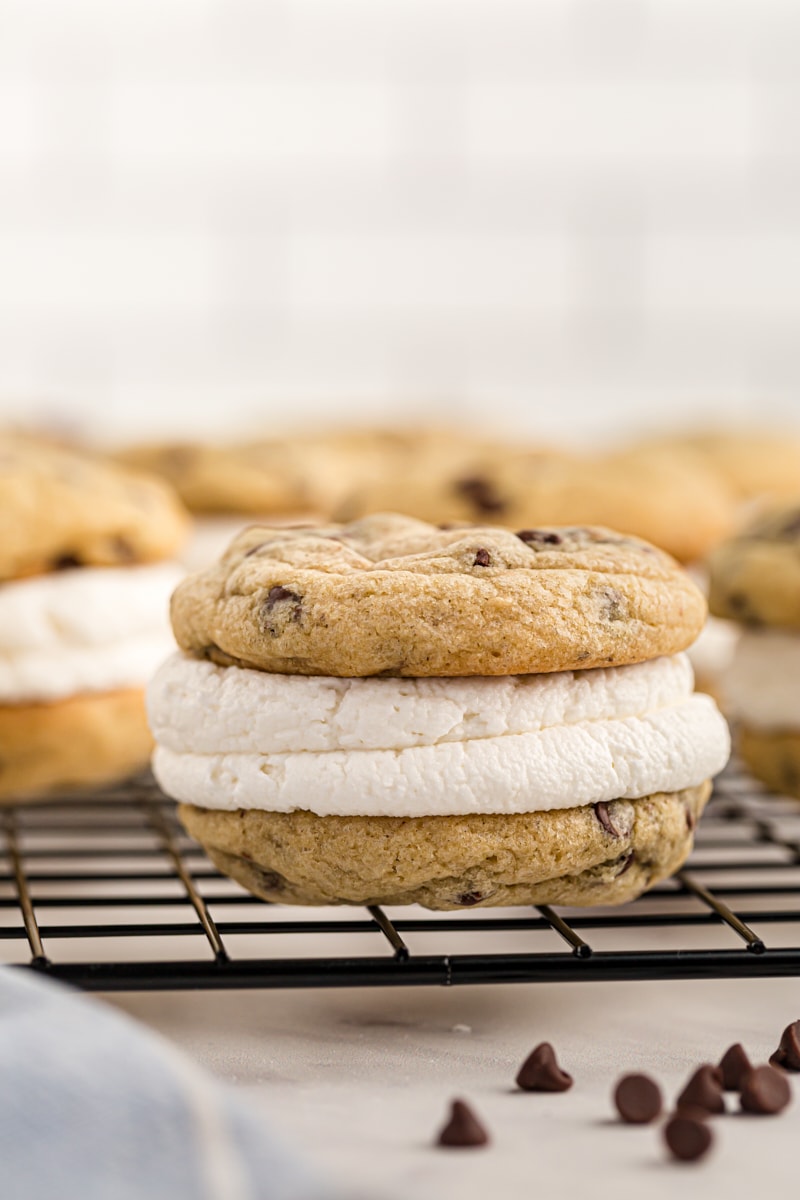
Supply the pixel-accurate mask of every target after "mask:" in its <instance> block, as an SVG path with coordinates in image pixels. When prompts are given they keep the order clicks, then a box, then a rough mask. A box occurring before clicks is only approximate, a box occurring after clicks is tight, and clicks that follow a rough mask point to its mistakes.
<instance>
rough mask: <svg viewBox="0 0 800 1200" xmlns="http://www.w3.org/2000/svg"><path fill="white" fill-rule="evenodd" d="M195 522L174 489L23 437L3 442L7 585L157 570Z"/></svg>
mask: <svg viewBox="0 0 800 1200" xmlns="http://www.w3.org/2000/svg"><path fill="white" fill-rule="evenodd" d="M187 528H188V520H187V517H186V514H185V513H184V511H183V509H182V507H181V505H180V503H179V501H178V499H177V497H176V496H174V495H173V493H172V492H171V490H170V489H169V488H168V487H167V485H166V484H164V483H162V482H161V480H158V479H150V478H148V477H147V476H146V475H139V474H138V473H134V472H133V471H127V470H124V469H123V468H122V467H118V466H116V465H115V464H113V463H108V462H104V461H102V460H99V459H94V458H92V457H90V456H88V455H84V454H80V453H77V452H75V451H73V450H68V449H65V448H63V447H61V446H57V445H54V444H51V443H49V442H40V441H37V440H35V439H33V438H29V437H24V436H18V435H10V434H9V435H3V436H0V579H18V578H20V577H22V576H25V575H37V574H40V573H43V572H45V571H52V570H57V569H58V568H60V567H65V566H116V565H119V564H121V563H133V562H139V563H141V562H157V561H159V560H160V559H164V558H168V557H170V556H171V555H172V554H174V552H175V551H176V549H177V548H178V546H179V545H180V543H181V541H182V540H183V537H184V535H185V534H186V532H187Z"/></svg>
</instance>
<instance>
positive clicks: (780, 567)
mask: <svg viewBox="0 0 800 1200" xmlns="http://www.w3.org/2000/svg"><path fill="white" fill-rule="evenodd" d="M709 578H710V587H709V607H710V609H711V611H712V612H713V613H714V614H715V616H718V617H729V618H730V619H732V620H734V621H738V622H740V623H741V624H743V625H771V626H777V627H780V628H784V629H800V504H798V505H795V506H793V507H789V508H782V509H780V510H776V511H775V512H772V513H770V514H768V515H766V516H764V517H762V518H760V519H759V520H757V521H755V522H754V523H753V524H751V525H750V526H748V527H747V528H746V529H745V530H744V531H743V532H742V533H741V534H739V535H738V536H737V537H735V538H731V539H730V540H729V541H727V542H725V544H724V545H722V546H719V547H718V548H717V549H716V550H715V551H714V552H713V554H712V555H711V558H710V560H709Z"/></svg>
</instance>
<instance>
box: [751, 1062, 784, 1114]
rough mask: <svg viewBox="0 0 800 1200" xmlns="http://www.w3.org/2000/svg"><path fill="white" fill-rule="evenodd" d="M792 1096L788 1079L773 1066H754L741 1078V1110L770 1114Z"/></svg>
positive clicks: (782, 1108) (779, 1109) (781, 1107)
mask: <svg viewBox="0 0 800 1200" xmlns="http://www.w3.org/2000/svg"><path fill="white" fill-rule="evenodd" d="M791 1098H792V1089H791V1088H790V1087H789V1080H788V1079H787V1078H786V1076H785V1075H782V1074H781V1073H780V1071H776V1070H775V1068H774V1067H754V1068H753V1069H752V1070H751V1071H749V1072H748V1074H747V1075H745V1076H744V1078H743V1079H742V1111H743V1112H749V1113H759V1114H763V1115H764V1116H772V1115H774V1114H775V1113H779V1112H783V1110H784V1108H786V1105H787V1104H788V1103H789V1101H790V1100H791Z"/></svg>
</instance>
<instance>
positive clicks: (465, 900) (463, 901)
mask: <svg viewBox="0 0 800 1200" xmlns="http://www.w3.org/2000/svg"><path fill="white" fill-rule="evenodd" d="M483 898H484V897H483V892H462V893H461V895H460V896H456V900H455V902H456V904H460V905H461V907H462V908H472V906H473V904H480V902H481V900H483Z"/></svg>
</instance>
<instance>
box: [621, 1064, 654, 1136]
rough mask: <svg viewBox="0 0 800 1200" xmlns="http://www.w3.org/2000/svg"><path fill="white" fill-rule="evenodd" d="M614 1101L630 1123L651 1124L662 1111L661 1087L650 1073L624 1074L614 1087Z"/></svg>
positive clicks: (623, 1117) (624, 1119) (624, 1118)
mask: <svg viewBox="0 0 800 1200" xmlns="http://www.w3.org/2000/svg"><path fill="white" fill-rule="evenodd" d="M614 1103H615V1104H616V1106H617V1112H618V1113H619V1115H620V1116H621V1117H622V1119H623V1121H627V1122H628V1124H629V1125H649V1124H650V1122H651V1121H655V1119H656V1117H657V1116H658V1115H659V1113H660V1112H661V1107H662V1099H661V1088H660V1087H659V1086H658V1084H657V1083H656V1081H655V1080H654V1079H651V1078H650V1076H649V1075H623V1076H622V1079H620V1081H619V1083H618V1084H617V1086H616V1088H615V1089H614Z"/></svg>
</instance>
